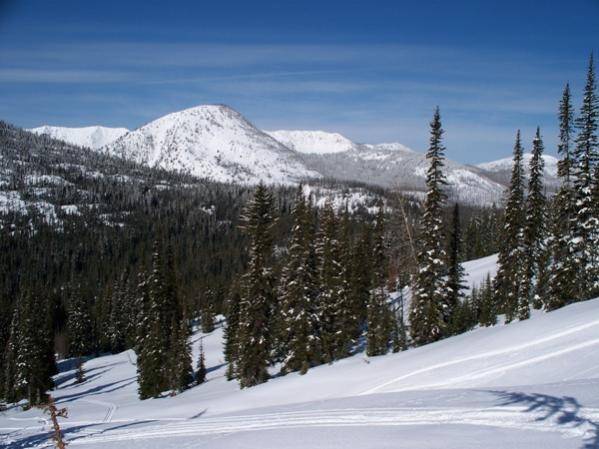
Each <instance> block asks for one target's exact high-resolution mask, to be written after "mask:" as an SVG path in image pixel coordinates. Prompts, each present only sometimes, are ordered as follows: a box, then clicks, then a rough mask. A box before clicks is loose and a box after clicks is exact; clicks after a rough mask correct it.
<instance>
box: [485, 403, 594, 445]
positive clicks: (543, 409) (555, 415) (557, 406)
mask: <svg viewBox="0 0 599 449" xmlns="http://www.w3.org/2000/svg"><path fill="white" fill-rule="evenodd" d="M492 393H494V394H496V395H497V396H499V398H501V400H502V402H501V404H500V405H502V406H507V405H515V404H524V405H527V406H528V408H527V409H526V410H525V412H526V413H532V412H537V413H540V415H539V416H538V417H537V418H536V419H535V421H547V420H555V422H556V423H557V424H558V425H564V426H570V427H582V426H585V427H588V430H586V432H585V436H584V440H585V443H584V446H582V448H581V449H599V423H597V422H594V421H592V420H591V419H589V418H587V417H585V416H583V415H582V414H581V413H580V412H581V408H582V407H581V405H580V403H579V402H578V400H577V399H576V398H574V397H572V396H561V397H558V396H550V395H546V394H540V393H521V392H513V391H493V392H492Z"/></svg>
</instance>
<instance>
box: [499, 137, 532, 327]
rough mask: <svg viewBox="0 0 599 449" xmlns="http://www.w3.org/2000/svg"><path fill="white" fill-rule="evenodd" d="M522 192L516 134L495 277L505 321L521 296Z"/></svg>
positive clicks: (512, 312)
mask: <svg viewBox="0 0 599 449" xmlns="http://www.w3.org/2000/svg"><path fill="white" fill-rule="evenodd" d="M524 218H525V217H524V191H523V177H522V144H521V142H520V131H519V130H518V132H517V134H516V143H515V145H514V160H513V166H512V177H511V181H510V188H509V194H508V200H507V204H506V208H505V218H504V228H503V236H502V244H501V247H500V251H499V256H498V265H499V266H498V270H497V276H496V277H495V285H494V290H495V297H496V299H497V301H498V303H499V304H501V309H502V312H503V313H505V315H506V321H507V322H510V321H512V320H513V319H514V318H516V317H517V315H518V304H519V300H520V297H521V296H522V295H523V288H522V277H521V276H520V274H521V268H519V267H521V265H522V261H523V259H524V257H523V255H524V247H523V244H524Z"/></svg>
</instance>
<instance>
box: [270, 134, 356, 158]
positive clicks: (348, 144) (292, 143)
mask: <svg viewBox="0 0 599 449" xmlns="http://www.w3.org/2000/svg"><path fill="white" fill-rule="evenodd" d="M265 133H267V134H269V135H270V136H271V137H273V138H274V139H276V140H278V141H279V142H281V143H282V144H283V145H285V146H286V147H287V148H290V149H292V150H295V151H297V152H299V153H307V154H322V155H325V154H334V153H342V152H344V151H351V150H354V149H356V148H358V145H357V144H355V143H354V142H352V141H351V140H349V139H348V138H347V137H345V136H342V135H341V134H338V133H329V132H325V131H298V130H294V131H289V130H279V131H265Z"/></svg>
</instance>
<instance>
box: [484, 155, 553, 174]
mask: <svg viewBox="0 0 599 449" xmlns="http://www.w3.org/2000/svg"><path fill="white" fill-rule="evenodd" d="M531 159H532V154H531V153H524V154H523V155H522V165H523V166H524V169H525V170H528V167H529V166H530V160H531ZM543 160H544V161H545V174H546V175H549V176H557V163H558V159H557V158H556V157H554V156H551V155H548V154H544V155H543ZM512 164H513V159H512V158H511V157H506V158H503V159H499V160H496V161H491V162H484V163H482V164H478V165H477V167H478V168H482V169H483V170H485V171H488V172H493V173H496V172H501V171H504V170H510V171H511V169H512Z"/></svg>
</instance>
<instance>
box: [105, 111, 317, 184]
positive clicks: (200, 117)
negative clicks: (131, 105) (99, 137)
mask: <svg viewBox="0 0 599 449" xmlns="http://www.w3.org/2000/svg"><path fill="white" fill-rule="evenodd" d="M104 151H105V152H106V153H108V154H112V155H116V156H120V157H123V158H126V159H131V160H134V161H136V162H138V163H141V164H146V165H149V166H152V167H160V168H163V169H168V170H177V171H181V172H185V173H189V174H191V175H194V176H197V177H200V178H207V179H211V180H213V181H219V182H236V183H240V184H257V183H258V182H260V181H262V182H265V183H268V184H292V183H294V182H297V181H298V180H300V179H303V178H318V177H320V176H319V174H318V173H316V172H314V171H311V170H309V169H307V168H306V167H305V166H304V164H303V163H302V162H301V160H300V159H299V158H298V156H297V154H296V153H295V152H293V151H291V150H289V149H288V148H287V147H285V146H284V145H282V144H281V143H279V142H278V141H276V140H274V139H273V138H272V137H270V136H268V135H267V134H265V133H263V132H262V131H260V130H258V129H256V128H255V127H254V126H253V125H252V124H251V123H250V122H249V121H247V120H246V119H245V118H244V117H243V116H241V114H239V113H238V112H236V111H234V110H233V109H231V108H228V107H227V106H222V105H205V106H198V107H195V108H191V109H186V110H184V111H179V112H175V113H172V114H168V115H166V116H164V117H161V118H159V119H157V120H154V121H153V122H150V123H148V124H147V125H144V126H142V127H141V128H139V129H136V130H135V131H132V132H130V133H128V134H125V135H124V136H123V137H121V138H120V139H118V140H116V141H115V142H113V143H111V144H109V145H108V146H106V147H105V148H104Z"/></svg>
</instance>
